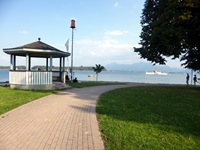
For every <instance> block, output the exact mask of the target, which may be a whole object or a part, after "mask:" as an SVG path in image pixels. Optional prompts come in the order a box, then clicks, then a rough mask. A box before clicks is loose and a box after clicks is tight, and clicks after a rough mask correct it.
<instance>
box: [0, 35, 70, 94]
mask: <svg viewBox="0 0 200 150" xmlns="http://www.w3.org/2000/svg"><path fill="white" fill-rule="evenodd" d="M3 51H4V52H5V53H7V54H9V55H10V72H9V84H10V86H11V88H20V89H36V90H37V89H45V90H48V89H54V84H53V81H57V82H65V58H66V57H69V56H70V53H68V52H64V51H61V50H59V49H57V48H54V47H52V46H50V45H48V44H46V43H43V42H41V41H40V38H39V39H38V41H36V42H33V43H30V44H26V45H23V46H19V47H15V48H6V49H3ZM18 56H20V57H21V56H22V57H25V58H26V65H25V66H26V69H25V70H18V69H17V67H16V57H18ZM32 58H44V59H46V67H45V68H46V69H45V70H44V69H43V70H40V69H38V70H31V59H32ZM54 58H57V59H59V70H57V71H55V70H53V59H54Z"/></svg>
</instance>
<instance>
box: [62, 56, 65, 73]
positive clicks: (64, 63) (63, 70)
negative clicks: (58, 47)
mask: <svg viewBox="0 0 200 150" xmlns="http://www.w3.org/2000/svg"><path fill="white" fill-rule="evenodd" d="M62 70H63V71H65V57H63V69H62Z"/></svg>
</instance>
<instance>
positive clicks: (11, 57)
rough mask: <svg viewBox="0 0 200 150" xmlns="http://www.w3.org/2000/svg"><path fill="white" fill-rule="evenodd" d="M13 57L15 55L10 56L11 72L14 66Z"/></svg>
mask: <svg viewBox="0 0 200 150" xmlns="http://www.w3.org/2000/svg"><path fill="white" fill-rule="evenodd" d="M13 57H14V55H12V54H11V55H10V70H13V66H14V63H13Z"/></svg>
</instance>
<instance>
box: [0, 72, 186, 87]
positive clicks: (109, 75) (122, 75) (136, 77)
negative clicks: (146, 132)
mask: <svg viewBox="0 0 200 150" xmlns="http://www.w3.org/2000/svg"><path fill="white" fill-rule="evenodd" d="M88 75H95V72H94V71H76V70H75V71H74V77H77V79H78V80H79V81H95V80H96V79H95V78H90V77H88ZM5 81H9V70H0V82H5ZM98 81H118V82H140V83H167V84H185V83H186V73H170V72H169V74H168V75H146V74H145V72H129V71H103V72H101V73H99V77H98Z"/></svg>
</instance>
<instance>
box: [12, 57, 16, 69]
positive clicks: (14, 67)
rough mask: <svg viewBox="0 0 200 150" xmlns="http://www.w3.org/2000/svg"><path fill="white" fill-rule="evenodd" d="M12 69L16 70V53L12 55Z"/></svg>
mask: <svg viewBox="0 0 200 150" xmlns="http://www.w3.org/2000/svg"><path fill="white" fill-rule="evenodd" d="M13 70H16V55H13Z"/></svg>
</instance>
